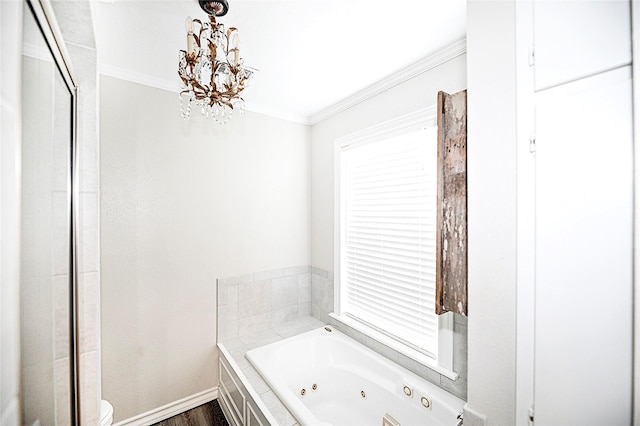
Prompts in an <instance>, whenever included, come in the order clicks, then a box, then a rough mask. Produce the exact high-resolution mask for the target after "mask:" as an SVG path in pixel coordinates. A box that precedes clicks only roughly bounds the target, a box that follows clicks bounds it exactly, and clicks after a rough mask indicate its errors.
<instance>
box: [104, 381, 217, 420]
mask: <svg viewBox="0 0 640 426" xmlns="http://www.w3.org/2000/svg"><path fill="white" fill-rule="evenodd" d="M217 398H218V388H217V387H215V388H211V389H207V390H204V391H202V392H198V393H196V394H193V395H191V396H188V397H186V398H182V399H180V400H178V401H174V402H171V403H169V404H167V405H163V406H162V407H158V408H156V409H154V410H151V411H147V412H146V413H142V414H140V415H138V416H135V417H131V418H129V419H126V420H123V421H121V422H118V423H116V424H114V425H113V426H149V425H152V424H154V423H158V422H161V421H163V420H166V419H168V418H169V417H173V416H175V415H177V414H180V413H184V412H185V411H187V410H191V409H192V408H196V407H198V406H200V405H202V404H206V403H207V402H209V401H213V400H214V399H217Z"/></svg>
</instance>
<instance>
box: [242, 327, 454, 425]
mask: <svg viewBox="0 0 640 426" xmlns="http://www.w3.org/2000/svg"><path fill="white" fill-rule="evenodd" d="M329 330H331V331H329ZM246 356H247V358H248V359H249V361H250V362H251V364H253V366H254V367H255V369H256V370H257V371H258V372H259V373H260V375H261V376H262V377H263V378H264V379H265V381H266V382H267V383H268V384H269V386H271V389H273V391H274V392H275V393H276V394H277V395H278V397H279V398H280V400H281V401H282V402H283V403H284V405H286V406H287V408H288V409H289V411H291V413H292V414H293V415H294V416H295V418H296V420H297V421H298V422H299V423H300V424H301V425H302V426H355V425H363V426H364V425H371V426H378V425H383V426H387V425H388V426H397V425H400V426H418V425H420V426H425V425H451V426H453V425H456V424H461V421H460V419H459V418H458V415H459V414H460V413H462V408H463V405H464V401H462V400H461V399H459V398H457V397H455V396H454V395H452V394H450V393H448V392H447V391H445V390H443V389H441V388H439V387H437V386H435V385H433V384H432V383H430V382H428V381H426V380H424V379H422V378H421V377H419V376H417V375H415V374H414V373H412V372H410V371H408V370H406V369H405V368H402V367H400V366H399V365H397V364H395V363H393V362H391V361H389V360H388V359H386V358H385V357H383V356H381V355H379V354H377V353H375V352H373V351H372V350H371V349H369V348H367V347H366V346H364V345H362V344H360V343H358V342H356V341H354V340H353V339H351V338H349V337H347V336H345V335H344V334H342V333H340V332H339V331H337V330H335V329H334V328H333V327H323V328H319V329H317V330H313V331H309V332H307V333H303V334H300V335H298V336H295V337H291V338H289V339H285V340H282V341H280V342H277V343H272V344H270V345H266V346H263V347H260V348H257V349H253V350H250V351H248V352H247V353H246Z"/></svg>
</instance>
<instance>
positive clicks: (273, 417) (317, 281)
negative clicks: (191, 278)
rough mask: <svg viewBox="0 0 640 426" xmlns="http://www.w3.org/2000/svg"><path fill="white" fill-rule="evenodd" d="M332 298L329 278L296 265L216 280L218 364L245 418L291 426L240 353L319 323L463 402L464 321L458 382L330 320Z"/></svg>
mask: <svg viewBox="0 0 640 426" xmlns="http://www.w3.org/2000/svg"><path fill="white" fill-rule="evenodd" d="M254 292H255V293H254ZM333 297H334V287H333V273H332V272H329V271H326V270H323V269H320V268H316V267H308V266H301V267H295V268H285V269H278V270H273V271H266V272H257V273H251V274H245V275H242V276H236V277H231V278H224V279H218V342H219V343H218V347H219V348H220V357H221V359H222V361H221V362H225V363H226V364H227V366H228V367H229V368H230V369H231V370H233V371H232V372H231V373H232V374H235V375H236V378H237V380H238V381H239V382H240V383H239V385H240V386H242V387H244V388H245V391H244V393H245V395H246V401H247V402H246V404H248V405H252V406H251V408H250V409H249V408H247V409H246V411H247V413H248V412H249V411H250V410H254V411H255V410H256V409H257V410H259V411H260V412H261V413H262V414H263V415H264V417H265V418H266V419H267V420H268V422H269V423H271V424H273V425H279V426H294V425H297V423H296V420H295V418H294V417H293V416H292V415H291V413H289V411H288V410H287V409H286V408H285V406H284V405H283V404H282V403H281V402H280V400H279V399H278V397H277V396H276V395H275V394H274V393H273V391H272V390H271V389H270V388H269V386H268V385H267V384H266V382H265V381H264V380H263V379H262V377H260V375H259V374H258V373H257V372H256V371H255V369H254V368H253V366H251V364H250V363H249V362H248V361H247V359H246V358H245V353H246V352H247V351H248V350H250V349H254V348H257V347H260V346H264V345H267V344H269V343H273V342H276V341H279V340H282V339H285V338H288V337H292V336H295V335H298V334H301V333H304V332H306V331H310V330H313V329H316V328H318V327H320V326H322V325H325V324H331V325H333V326H334V327H335V328H337V329H338V330H340V331H342V332H343V333H345V334H346V335H348V336H349V337H351V338H352V339H354V340H356V341H358V342H360V343H362V344H364V345H365V346H367V347H369V348H370V349H372V350H374V351H375V352H378V353H380V354H381V355H383V356H385V357H386V358H388V359H390V360H391V361H393V362H395V363H397V364H399V365H400V366H402V367H404V368H406V369H407V370H409V371H411V372H413V373H415V374H417V375H418V376H420V377H423V378H424V379H426V380H428V381H430V382H432V383H434V384H436V385H438V386H440V387H441V388H443V389H446V390H447V391H449V392H451V393H452V394H454V395H455V396H457V397H459V398H461V399H466V393H467V318H466V317H462V316H460V315H455V321H454V358H453V368H454V371H455V372H457V373H458V375H459V377H458V379H457V380H451V379H449V378H448V377H446V376H444V375H441V374H439V373H437V372H436V371H434V370H432V369H430V368H428V367H426V366H424V365H422V364H420V363H418V362H417V361H414V360H413V359H411V358H408V357H407V356H405V355H403V354H400V353H398V352H397V351H394V350H393V349H391V348H389V347H387V346H385V345H383V344H381V343H380V342H378V341H376V340H373V339H371V338H370V337H368V336H366V335H364V334H362V333H360V332H359V331H357V330H354V329H352V328H351V327H348V326H346V325H344V324H343V323H341V322H339V321H337V320H335V319H334V318H332V317H330V316H329V313H331V312H333ZM245 303H246V306H243V305H244V304H245ZM248 405H247V406H248ZM243 412H244V411H243ZM247 416H248V414H247ZM265 426H266V425H265Z"/></svg>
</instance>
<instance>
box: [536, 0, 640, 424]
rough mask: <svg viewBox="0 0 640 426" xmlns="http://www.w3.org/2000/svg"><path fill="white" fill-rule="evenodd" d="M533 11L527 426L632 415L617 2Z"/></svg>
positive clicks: (621, 31)
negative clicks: (530, 413)
mask: <svg viewBox="0 0 640 426" xmlns="http://www.w3.org/2000/svg"><path fill="white" fill-rule="evenodd" d="M558 3H561V4H559V5H558V4H557V6H554V5H553V4H551V3H550V2H542V1H536V2H534V9H535V12H534V15H535V20H534V21H535V24H534V32H535V36H534V39H535V56H536V58H535V76H536V94H535V105H536V112H535V116H536V125H535V128H536V153H535V155H536V201H535V203H536V219H535V221H536V235H535V244H536V248H535V256H536V259H535V264H536V267H535V349H534V360H535V361H534V401H535V424H538V425H557V424H562V425H586V424H590V425H617V424H619V425H628V424H631V415H632V386H633V381H632V379H633V377H632V371H633V370H632V366H633V365H632V359H633V358H632V357H633V352H632V351H633V346H632V343H633V341H632V332H633V329H632V325H633V305H632V299H633V293H632V290H633V281H632V270H633V258H632V254H633V252H632V250H633V245H632V241H633V135H632V130H633V125H632V85H631V82H632V80H631V66H630V65H628V64H629V63H630V61H631V50H630V40H631V33H630V25H629V23H630V15H629V2H623V1H579V2H558Z"/></svg>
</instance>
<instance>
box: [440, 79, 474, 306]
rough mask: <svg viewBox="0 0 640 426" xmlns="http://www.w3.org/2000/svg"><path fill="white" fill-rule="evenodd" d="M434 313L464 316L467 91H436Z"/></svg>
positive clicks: (465, 299)
mask: <svg viewBox="0 0 640 426" xmlns="http://www.w3.org/2000/svg"><path fill="white" fill-rule="evenodd" d="M437 196H438V207H437V208H438V210H437V211H438V216H437V222H436V236H437V237H436V313H437V314H438V315H441V314H443V313H445V312H456V313H458V314H461V315H467V92H466V90H464V91H462V92H458V93H455V94H453V95H449V94H447V93H444V92H439V93H438V195H437Z"/></svg>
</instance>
